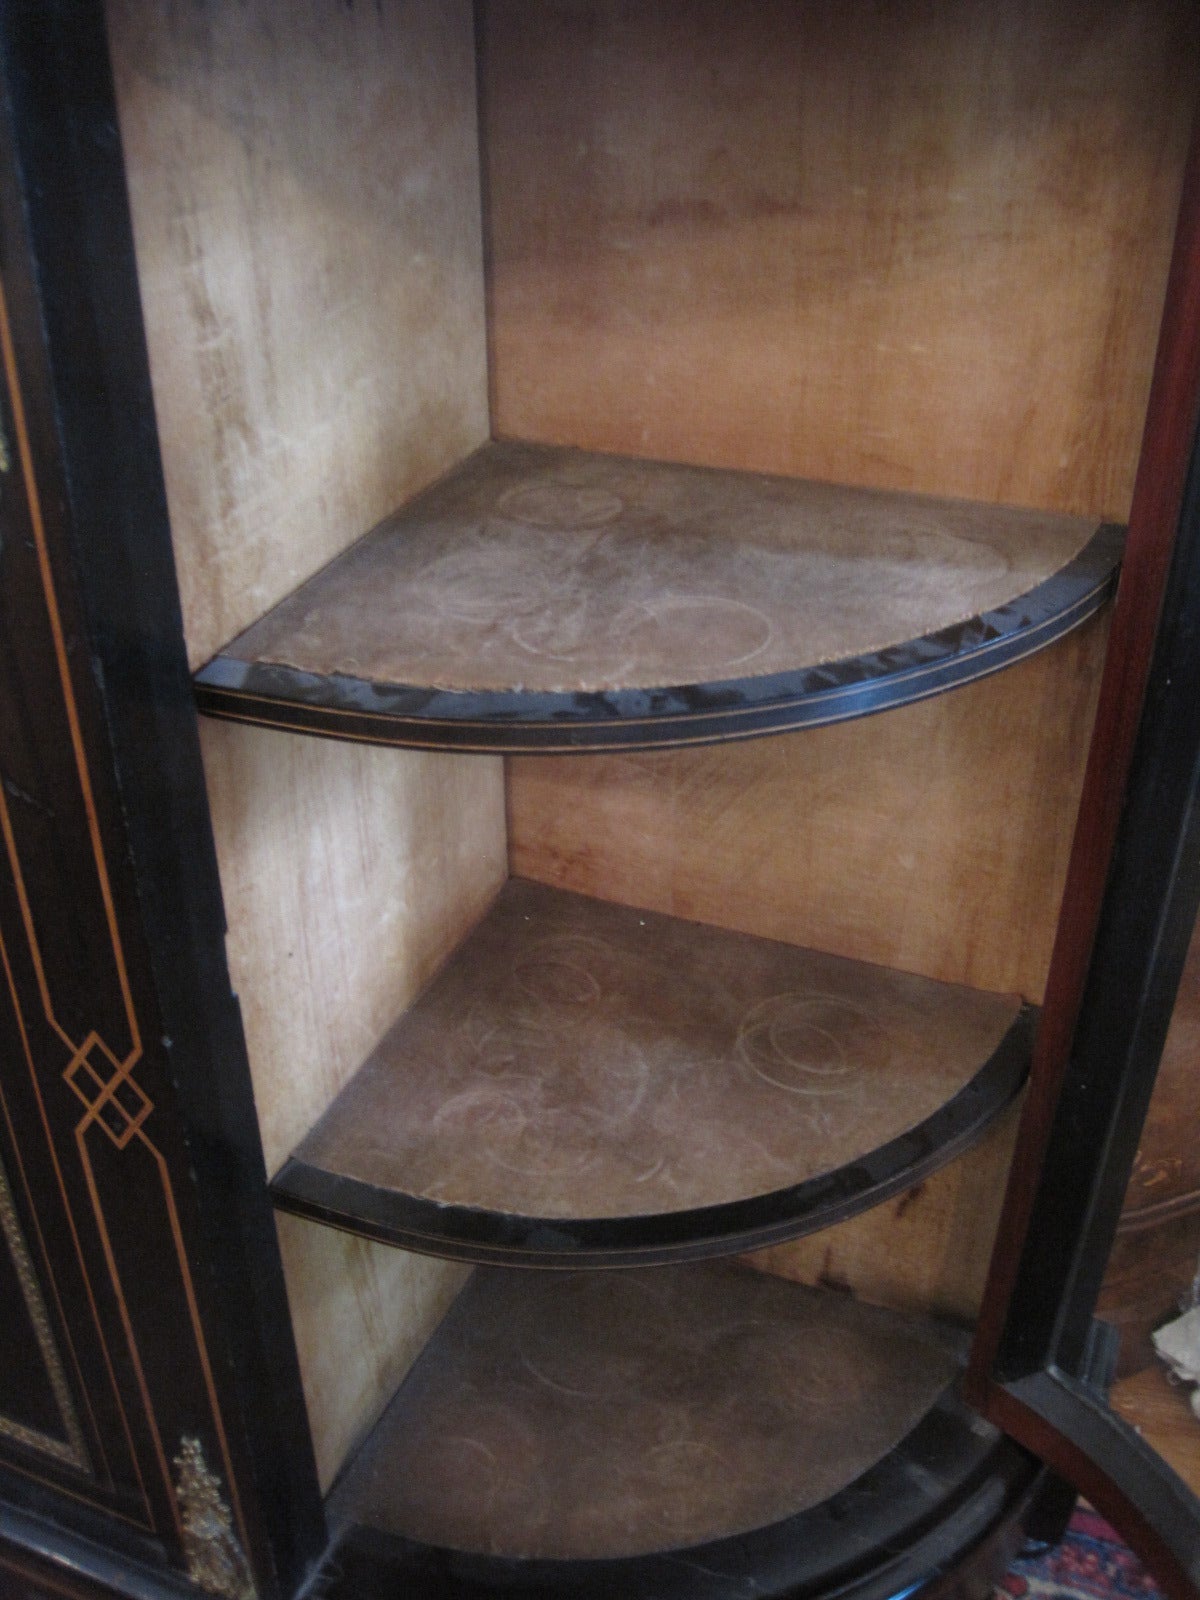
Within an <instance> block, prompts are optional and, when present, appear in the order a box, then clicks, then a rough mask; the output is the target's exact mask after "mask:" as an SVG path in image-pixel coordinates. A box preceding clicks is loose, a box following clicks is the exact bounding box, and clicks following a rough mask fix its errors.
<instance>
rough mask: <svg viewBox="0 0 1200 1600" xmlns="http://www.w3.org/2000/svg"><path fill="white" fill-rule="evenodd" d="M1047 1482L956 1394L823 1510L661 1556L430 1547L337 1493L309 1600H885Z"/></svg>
mask: <svg viewBox="0 0 1200 1600" xmlns="http://www.w3.org/2000/svg"><path fill="white" fill-rule="evenodd" d="M1044 1476H1045V1475H1044V1473H1043V1469H1042V1468H1041V1466H1040V1464H1039V1463H1038V1462H1036V1461H1035V1460H1034V1458H1033V1457H1032V1456H1030V1455H1028V1454H1026V1452H1025V1451H1023V1450H1021V1449H1020V1448H1019V1447H1018V1446H1017V1445H1014V1444H1013V1443H1012V1442H1011V1441H1009V1440H1008V1439H1006V1438H1005V1437H1004V1436H1003V1435H1001V1434H1000V1433H998V1432H997V1430H996V1429H994V1428H992V1427H990V1426H989V1425H988V1424H986V1423H984V1422H982V1421H981V1420H980V1419H979V1418H978V1416H976V1414H975V1413H974V1412H972V1411H970V1410H969V1409H968V1408H967V1407H966V1406H965V1405H964V1404H963V1403H962V1401H961V1400H960V1399H959V1397H958V1395H957V1392H956V1388H954V1387H952V1388H950V1389H948V1390H947V1391H946V1392H945V1393H944V1394H943V1395H942V1396H941V1398H940V1399H939V1400H938V1401H937V1403H936V1404H935V1405H934V1406H933V1407H932V1409H931V1410H930V1411H929V1412H927V1413H926V1415H925V1416H924V1417H923V1418H922V1419H921V1421H920V1422H919V1423H918V1424H917V1426H916V1427H915V1428H914V1429H913V1430H912V1432H911V1433H909V1434H908V1435H907V1437H906V1438H904V1439H903V1440H901V1442H900V1443H899V1444H898V1445H897V1446H896V1448H895V1449H894V1450H892V1451H890V1452H889V1453H888V1454H887V1455H885V1456H884V1457H883V1458H882V1459H881V1460H879V1461H878V1462H876V1463H875V1464H874V1465H873V1466H872V1467H870V1468H869V1469H868V1470H867V1471H866V1472H865V1473H863V1475H862V1476H861V1477H859V1478H857V1479H856V1480H855V1481H854V1482H853V1483H850V1484H848V1485H847V1486H846V1488H844V1489H842V1490H839V1491H838V1493H837V1494H835V1495H832V1496H831V1497H830V1498H829V1499H828V1500H826V1501H824V1502H823V1503H822V1504H821V1505H818V1506H814V1507H812V1508H811V1509H810V1510H808V1511H803V1512H800V1513H798V1514H797V1515H796V1516H793V1517H788V1518H786V1519H785V1520H783V1521H781V1522H778V1523H775V1524H772V1525H771V1526H768V1527H765V1528H760V1529H756V1530H755V1531H753V1532H751V1533H747V1534H741V1535H738V1536H736V1537H732V1538H727V1539H720V1540H715V1541H713V1542H712V1543H708V1544H703V1545H697V1546H694V1547H691V1548H687V1549H681V1550H674V1551H669V1552H664V1553H662V1554H654V1555H646V1556H637V1557H628V1558H624V1559H602V1560H587V1561H584V1560H579V1561H568V1560H557V1561H548V1560H536V1561H521V1560H517V1559H513V1558H501V1557H489V1556H483V1555H476V1554H473V1553H468V1552H465V1551H458V1550H448V1549H437V1548H432V1547H430V1546H427V1545H422V1544H418V1543H416V1542H414V1541H412V1540H407V1539H404V1538H402V1537H400V1536H398V1535H394V1534H387V1533H382V1532H380V1531H379V1530H377V1529H373V1528H370V1527H365V1526H362V1525H360V1524H357V1523H355V1522H354V1521H353V1520H352V1512H353V1508H352V1507H347V1506H343V1505H342V1504H340V1502H339V1498H338V1493H337V1490H335V1491H334V1495H333V1498H332V1500H331V1504H330V1515H331V1520H332V1522H333V1525H334V1546H333V1550H332V1553H331V1555H330V1556H329V1557H328V1558H327V1561H326V1564H325V1566H324V1567H323V1569H322V1571H321V1574H320V1577H319V1579H318V1586H319V1587H318V1592H319V1593H320V1594H321V1596H322V1600H352V1597H353V1600H384V1597H385V1596H386V1597H388V1600H392V1597H394V1596H396V1595H400V1594H403V1595H406V1596H411V1597H412V1600H484V1597H486V1596H493V1595H498V1594H502V1595H508V1596H511V1597H514V1600H516V1597H522V1600H550V1597H551V1596H554V1597H561V1596H566V1595H584V1596H590V1597H592V1600H747V1597H748V1596H754V1597H755V1600H772V1597H778V1600H783V1597H785V1596H787V1597H793V1600H807V1597H809V1596H813V1597H815V1596H818V1595H820V1596H822V1597H825V1600H833V1597H835V1596H836V1597H845V1600H850V1597H853V1600H886V1597H891V1596H897V1595H904V1594H906V1593H909V1592H912V1591H915V1590H918V1589H921V1588H923V1587H924V1586H925V1585H926V1584H927V1583H929V1582H930V1581H931V1580H935V1579H938V1578H941V1577H943V1576H944V1575H945V1574H946V1573H947V1572H948V1571H950V1570H951V1569H953V1568H955V1567H956V1566H957V1565H958V1564H959V1563H960V1562H961V1561H962V1560H963V1559H964V1558H965V1557H967V1556H968V1555H969V1554H970V1553H971V1552H972V1551H973V1550H975V1549H977V1548H978V1547H979V1546H980V1545H981V1544H982V1543H983V1542H984V1541H985V1540H986V1539H987V1538H988V1537H989V1535H992V1534H994V1533H995V1531H996V1530H997V1529H998V1528H1002V1527H1004V1526H1005V1525H1008V1524H1015V1523H1018V1522H1019V1521H1020V1520H1021V1519H1022V1517H1023V1516H1024V1514H1025V1513H1026V1512H1027V1511H1028V1509H1029V1507H1030V1505H1031V1503H1032V1502H1033V1501H1034V1499H1035V1497H1036V1493H1037V1491H1038V1490H1039V1488H1040V1487H1041V1485H1042V1483H1043V1481H1044Z"/></svg>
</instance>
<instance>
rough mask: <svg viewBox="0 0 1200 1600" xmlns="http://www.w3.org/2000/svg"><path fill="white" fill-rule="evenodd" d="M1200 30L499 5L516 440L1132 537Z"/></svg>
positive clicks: (1152, 12) (1060, 21) (508, 328)
mask: <svg viewBox="0 0 1200 1600" xmlns="http://www.w3.org/2000/svg"><path fill="white" fill-rule="evenodd" d="M1192 12H1193V8H1191V7H1189V6H1188V5H1187V4H1186V0H1162V3H1158V0H1139V3H1132V4H1131V3H1124V0H1122V3H1106V4H1104V5H1101V6H1099V7H1097V6H1096V5H1094V4H1091V3H1090V0H1067V3H1065V4H1063V5H1059V6H1055V7H1053V8H1047V7H1045V6H1041V5H1038V4H1037V3H1036V0H1007V3H1005V4H1003V5H1000V6H997V5H995V4H990V3H988V0H971V3H968V4H965V5H956V6H949V7H937V6H935V7H921V8H914V7H912V6H908V5H905V4H904V3H903V0H851V3H849V4H838V3H835V0H807V3H801V4H798V3H796V0H764V3H762V4H757V5H754V6H750V7H732V6H725V5H722V4H721V3H720V0H680V3H678V4H673V5H669V6H630V5H626V4H622V3H620V0H571V3H569V4H565V5H563V4H549V3H543V4H537V3H535V4H530V3H529V0H487V4H486V5H485V7H484V12H483V15H484V19H485V27H484V46H485V51H486V57H485V71H484V101H483V128H484V156H485V175H486V182H487V187H488V197H489V206H490V223H491V313H492V320H491V341H492V353H493V362H492V403H493V421H494V425H495V428H496V431H497V433H498V434H499V435H501V436H507V435H512V436H516V437H522V438H535V439H544V440H548V441H551V442H559V443H567V444H577V445H584V446H587V447H591V448H595V449H607V450H615V451H620V452H628V453H630V454H642V455H648V456H661V457H664V458H668V459H673V460H686V461H700V462H704V463H708V464H710V465H720V466H731V467H750V468H756V469H759V470H763V471H774V472H784V473H792V474H795V475H797V476H811V477H816V478H826V479H832V480H840V481H845V482H851V483H863V484H874V485H878V486H881V487H885V488H898V489H917V490H923V491H927V492H929V493H934V494H957V495H964V496H968V497H972V498H974V497H977V498H981V499H987V500H1001V501H1010V502H1013V503H1018V504H1031V505H1039V506H1045V507H1052V508H1054V509H1058V510H1070V511H1079V512H1088V513H1096V514H1101V515H1110V516H1113V517H1116V518H1118V519H1120V518H1123V517H1124V516H1125V515H1126V514H1127V512H1128V508H1129V498H1130V490H1131V485H1132V481H1133V470H1134V465H1135V463H1136V459H1137V452H1138V446H1139V440H1140V436H1141V428H1142V416H1143V412H1144V409H1145V403H1146V395H1147V392H1148V385H1149V373H1150V363H1151V360H1152V358H1153V353H1154V340H1155V335H1156V331H1157V326H1158V319H1159V316H1160V314H1161V309H1162V297H1163V289H1164V284H1165V280H1166V271H1167V264H1168V258H1169V254H1170V247H1171V236H1172V229H1173V225H1174V214H1175V208H1176V204H1177V202H1178V196H1179V183H1180V173H1181V168H1182V163H1183V158H1184V153H1185V147H1186V141H1187V135H1188V128H1189V125H1190V117H1191V111H1192V108H1193V107H1194V105H1195V100H1196V71H1195V67H1196V53H1195V45H1196V25H1195V23H1196V19H1195V17H1194V15H1193V14H1192Z"/></svg>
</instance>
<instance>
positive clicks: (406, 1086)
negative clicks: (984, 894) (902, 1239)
mask: <svg viewBox="0 0 1200 1600" xmlns="http://www.w3.org/2000/svg"><path fill="white" fill-rule="evenodd" d="M1033 1015H1034V1013H1033V1011H1032V1008H1030V1007H1028V1006H1023V1005H1022V1004H1021V1002H1020V1000H1019V999H1018V998H1017V997H1016V996H1009V995H995V994H985V993H981V992H979V991H976V990H971V989H965V988H962V987H959V986H956V985H952V984H944V983H935V982H933V981H931V980H929V979H925V978H918V977H914V976H912V975H910V974H907V973H900V972H894V971H890V970H888V969H886V968H882V967H875V966H869V965H866V964H864V963H861V962H855V961H848V960H845V959H842V958H840V957H836V956H830V955H826V954H823V953H821V952H818V951H812V950H803V949H798V948H796V947H795V946H791V945H785V944H780V943H777V942H776V941H774V940H769V939H759V938H755V937H752V936H750V935H747V934H739V933H730V932H728V931H727V930H724V929H718V928H712V927H707V926H704V925H702V924H699V923H692V922H684V921H682V920H680V919H678V918H673V917H666V916H662V915H659V914H655V913H651V912H648V911H647V912H643V911H637V910H634V909H631V908H630V907H627V906H618V905H611V904H608V903H606V902H604V901H599V900H592V899H589V898H586V897H584V896H582V895H577V894H570V893H567V892H565V891H563V890H558V889H550V888H547V887H545V886H544V885H540V884H535V883H530V882H525V881H522V880H520V879H513V880H511V881H510V882H509V883H508V884H507V885H506V886H505V888H504V890H503V891H502V892H501V894H500V896H499V898H498V899H497V901H496V902H495V904H494V905H493V907H492V909H491V910H490V912H489V913H488V914H487V916H486V917H485V918H484V919H483V920H482V922H481V923H480V924H479V926H478V927H477V928H476V929H475V930H474V931H473V933H472V934H471V935H470V936H469V937H468V938H467V939H466V940H465V941H464V943H463V944H462V945H461V946H460V947H459V949H458V951H457V952H456V954H455V955H454V956H453V957H452V959H451V960H450V962H449V963H448V964H447V966H446V967H445V968H444V969H443V971H442V972H441V974H440V975H439V976H438V978H437V979H435V981H434V982H433V983H432V984H431V985H430V987H429V988H428V989H427V990H426V991H425V993H424V994H423V995H422V996H421V997H420V998H419V999H418V1001H417V1002H416V1004H415V1005H414V1006H413V1007H412V1008H411V1009H410V1010H409V1011H408V1012H406V1013H405V1015H404V1016H403V1017H401V1019H400V1020H399V1022H398V1023H397V1024H396V1025H395V1026H394V1027H393V1029H392V1030H391V1032H390V1033H389V1034H388V1035H387V1036H386V1037H385V1038H384V1040H383V1041H382V1043H381V1044H380V1045H379V1047H378V1049H377V1050H376V1051H375V1052H374V1053H373V1055H372V1056H371V1057H370V1058H369V1059H368V1060H367V1062H366V1063H365V1064H364V1065H363V1067H362V1068H361V1069H360V1070H359V1072H358V1073H357V1074H356V1076H355V1077H354V1078H353V1079H352V1080H351V1082H350V1083H349V1084H348V1085H347V1086H346V1088H345V1089H344V1090H343V1091H342V1093H341V1094H340V1095H339V1096H338V1098H337V1099H336V1100H335V1101H334V1103H333V1105H332V1106H331V1107H330V1109H329V1111H328V1112H327V1113H326V1114H325V1116H324V1117H323V1118H322V1119H321V1120H320V1121H319V1122H318V1123H317V1125H316V1127H315V1128H314V1129H313V1130H312V1132H311V1133H310V1134H309V1135H308V1136H307V1137H306V1138H305V1140H304V1141H303V1142H302V1144H301V1145H300V1146H299V1147H298V1148H297V1150H296V1151H295V1152H294V1154H293V1155H292V1157H291V1158H290V1159H289V1160H288V1162H287V1163H286V1164H285V1165H284V1167H283V1169H282V1171H281V1172H280V1173H279V1174H278V1176H277V1177H276V1178H275V1180H274V1182H273V1184H272V1192H273V1194H274V1197H275V1200H276V1203H277V1204H278V1205H279V1206H280V1207H281V1208H283V1209H286V1210H289V1211H295V1212H298V1213H299V1214H301V1215H304V1216H308V1217H310V1218H314V1219H316V1220H319V1221H323V1222H327V1223H330V1224H332V1225H333V1226H336V1227H340V1228H343V1229H346V1230H348V1231H350V1232H353V1233H358V1234H362V1235H365V1236H367V1237H370V1238H374V1239H379V1240H383V1241H386V1242H388V1243H392V1244H398V1245H403V1246H405V1247H406V1248H409V1249H413V1250H418V1251H422V1252H425V1253H428V1254H433V1255H440V1256H451V1257H458V1258H461V1259H466V1260H470V1261H478V1262H488V1261H492V1262H498V1263H504V1262H508V1263H521V1264H524V1265H527V1266H544V1267H558V1266H564V1265H577V1266H581V1265H595V1266H605V1265H608V1266H616V1265H628V1264H631V1263H649V1262H666V1261H671V1260H687V1259H696V1258H699V1257H703V1256H716V1255H724V1254H729V1253H732V1252H736V1251H740V1250H747V1249H754V1248H758V1247H761V1246H765V1245H768V1244H774V1243H778V1242H780V1241H782V1240H785V1239H789V1238H795V1237H797V1236H798V1235H800V1234H803V1233H808V1232H812V1231H815V1230H816V1229H819V1228H823V1227H827V1226H828V1225H829V1224H830V1223H832V1222H836V1221H839V1220H841V1219H842V1218H844V1217H848V1216H851V1215H853V1214H854V1213H855V1212H857V1211H861V1210H864V1209H866V1208H868V1207H870V1206H873V1205H876V1204H878V1203H879V1202H880V1201H881V1200H884V1199H886V1198H887V1197H888V1196H889V1195H892V1194H895V1193H898V1192H900V1191H901V1190H903V1189H906V1188H908V1187H910V1186H911V1185H912V1184H914V1183H916V1182H917V1181H918V1180H919V1179H920V1178H922V1177H924V1176H925V1175H926V1174H927V1173H929V1172H931V1171H933V1170H934V1169H935V1168H936V1167H938V1166H940V1165H942V1164H943V1163H944V1162H946V1161H948V1160H950V1159H951V1158H952V1157H953V1156H955V1155H957V1154H958V1153H959V1152H960V1151H962V1150H964V1149H966V1148H967V1147H968V1146H969V1145H970V1144H971V1143H973V1142H974V1140H975V1139H977V1138H978V1137H979V1136H980V1135H981V1134H982V1133H983V1132H984V1131H985V1129H986V1128H987V1127H988V1126H989V1124H990V1123H991V1121H992V1120H993V1119H994V1118H995V1117H996V1116H997V1115H998V1114H999V1112H1000V1111H1001V1110H1002V1109H1003V1108H1004V1107H1005V1106H1006V1105H1007V1104H1008V1103H1009V1102H1010V1101H1011V1099H1012V1098H1013V1096H1014V1095H1015V1094H1016V1092H1017V1090H1018V1089H1019V1087H1020V1085H1021V1083H1022V1082H1023V1080H1024V1076H1025V1072H1026V1069H1027V1066H1028V1060H1029V1050H1030V1040H1031V1034H1032V1024H1033Z"/></svg>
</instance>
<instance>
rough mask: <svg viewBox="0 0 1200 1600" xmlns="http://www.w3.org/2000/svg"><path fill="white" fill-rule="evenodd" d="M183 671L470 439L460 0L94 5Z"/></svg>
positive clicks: (475, 190) (474, 225) (473, 340)
mask: <svg viewBox="0 0 1200 1600" xmlns="http://www.w3.org/2000/svg"><path fill="white" fill-rule="evenodd" d="M108 19H109V33H110V39H111V47H112V53H113V61H114V69H115V75H116V83H117V96H118V106H119V111H120V122H121V137H122V141H123V143H124V147H125V156H126V164H127V170H128V174H129V188H130V199H131V203H132V208H133V220H134V231H135V237H136V241H137V254H138V268H139V275H140V282H141V293H142V303H143V306H144V308H145V317H146V330H147V336H148V341H149V346H150V368H151V374H152V377H153V381H154V399H155V408H156V410H157V414H158V426H159V433H160V436H161V441H162V449H163V462H164V467H165V471H166V479H167V491H168V496H169V499H170V506H171V528H172V535H173V538H174V543H175V559H176V566H177V569H178V573H179V583H180V590H181V593H182V599H183V610H184V625H185V632H186V635H187V642H188V650H189V655H190V657H191V660H192V662H193V663H194V664H197V665H198V664H199V663H200V662H201V661H205V660H207V659H208V657H209V656H211V655H212V653H213V651H214V650H216V648H217V647H218V645H220V644H222V643H223V642H224V641H225V640H226V639H228V638H229V637H230V636H231V635H232V634H234V633H237V632H238V631H239V629H241V628H244V627H245V626H246V625H247V624H248V623H249V622H251V621H252V620H253V619H254V618H255V617H257V616H259V615H260V614H261V613H262V612H263V611H265V610H267V609H268V608H269V607H270V606H272V605H273V604H274V603H275V602H276V601H277V600H279V599H281V598H282V596H283V595H285V594H287V593H288V592H289V590H291V589H294V588H295V587H296V585H297V584H298V583H300V582H302V581H303V579H305V578H307V577H309V576H310V575H311V574H312V573H313V572H315V571H316V570H317V569H318V568H319V567H321V566H323V565H324V564H325V563H326V562H327V561H329V560H330V559H331V558H332V557H333V556H336V555H337V554H338V553H339V552H340V551H341V550H343V549H344V548H345V546H346V545H347V544H348V543H350V541H351V540H353V539H355V538H357V537H358V535H360V534H362V533H365V532H366V531H367V529H368V528H371V527H373V526H374V524H375V523H376V522H378V521H379V519H380V518H381V517H382V516H384V515H385V514H386V513H387V512H388V511H390V510H391V509H392V508H393V507H394V506H395V505H397V504H398V503H399V502H400V501H401V500H403V499H404V498H405V497H406V496H408V495H410V494H411V493H413V491H414V490H416V489H419V488H421V487H422V486H423V485H424V484H426V483H428V482H429V481H430V480H431V479H432V478H434V477H436V476H437V474H438V473H439V472H442V471H444V470H445V469H446V468H447V467H449V466H451V465H452V464H453V463H454V462H455V461H457V460H458V459H459V458H460V457H461V456H463V455H465V454H466V453H467V451H469V450H471V449H474V448H475V447H476V446H477V445H479V444H481V443H482V442H483V440H484V439H485V438H486V437H487V433H488V412H487V391H486V353H485V343H484V304H483V279H482V240H481V228H480V213H479V158H478V144H477V136H476V117H475V66H474V51H473V24H472V11H471V6H470V3H469V0H451V3H449V4H446V3H442V0H387V3H386V4H383V3H381V4H379V5H376V6H358V7H353V6H348V7H340V8H334V9H330V7H329V6H327V5H325V4H323V3H322V0H305V3H303V4H301V5H296V4H293V3H291V0H254V3H253V4H250V5H241V6H235V7H224V6H219V7H215V8H204V9H202V10H199V11H198V10H197V9H196V8H195V7H194V6H191V5H189V4H186V3H183V0H174V3H168V4H164V5H157V6H145V5H141V4H138V3H137V0H112V3H111V4H110V5H109V7H108Z"/></svg>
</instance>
